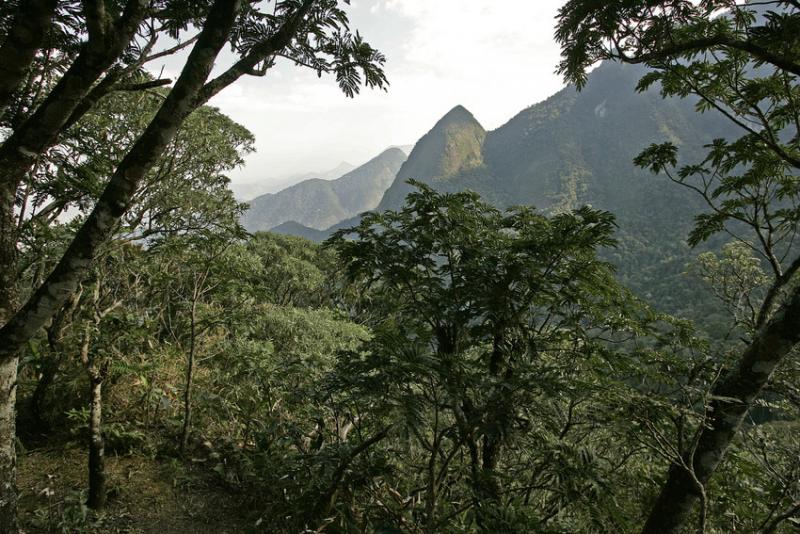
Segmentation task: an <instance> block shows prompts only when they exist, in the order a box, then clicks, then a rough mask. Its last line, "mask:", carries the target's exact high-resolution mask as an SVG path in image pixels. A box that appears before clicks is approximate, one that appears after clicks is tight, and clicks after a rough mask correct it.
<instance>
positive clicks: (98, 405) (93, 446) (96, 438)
mask: <svg viewBox="0 0 800 534" xmlns="http://www.w3.org/2000/svg"><path fill="white" fill-rule="evenodd" d="M102 375H103V373H102V370H100V369H98V368H97V367H96V366H95V365H92V368H90V369H89V377H90V378H89V385H90V390H91V399H92V400H91V406H90V416H89V498H88V499H87V501H86V505H87V506H88V507H89V508H91V509H92V510H102V509H103V508H105V505H106V467H105V441H104V440H103V376H102Z"/></svg>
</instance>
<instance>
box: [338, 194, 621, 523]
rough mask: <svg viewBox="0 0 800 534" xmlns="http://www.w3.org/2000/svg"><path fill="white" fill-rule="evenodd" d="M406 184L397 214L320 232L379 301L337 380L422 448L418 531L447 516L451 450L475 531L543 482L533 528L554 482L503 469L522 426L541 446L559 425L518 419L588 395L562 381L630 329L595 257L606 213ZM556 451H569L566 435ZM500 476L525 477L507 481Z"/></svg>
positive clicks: (507, 513) (607, 227)
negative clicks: (385, 410)
mask: <svg viewBox="0 0 800 534" xmlns="http://www.w3.org/2000/svg"><path fill="white" fill-rule="evenodd" d="M416 185H418V187H419V191H416V192H413V193H411V194H409V196H408V197H407V205H406V206H405V207H404V208H403V209H402V210H400V211H398V212H394V211H388V212H384V213H380V214H368V215H366V216H365V217H364V219H363V221H362V223H361V224H360V225H359V226H358V227H355V228H349V229H344V230H341V231H340V232H338V233H337V234H336V236H335V237H334V238H333V241H332V244H334V245H335V247H336V248H337V250H338V251H339V253H340V255H341V257H342V260H343V262H344V265H345V267H346V269H347V273H348V276H349V277H350V278H351V280H353V281H354V282H357V283H359V284H363V286H362V287H369V288H370V290H371V292H372V294H373V298H376V299H383V300H384V305H385V306H386V308H385V311H386V315H385V316H384V319H383V321H382V323H379V324H378V325H376V330H377V332H376V340H375V342H374V343H372V344H371V345H370V348H369V349H368V350H367V352H366V354H362V355H361V356H350V357H349V358H348V360H349V361H348V363H345V364H344V367H343V369H342V370H341V375H342V376H343V377H345V378H343V382H345V383H347V381H348V379H347V378H346V377H348V376H351V377H353V378H352V380H353V382H354V383H355V384H356V386H355V389H356V390H360V391H362V392H364V393H366V392H367V391H370V390H371V391H373V392H374V395H375V396H376V397H378V398H382V399H386V400H385V401H383V402H388V403H390V404H393V405H399V408H398V411H399V412H400V413H403V411H405V414H406V416H407V417H408V418H409V422H408V427H409V433H410V434H411V436H413V437H414V440H415V441H416V442H418V444H419V448H420V449H422V450H423V451H427V452H426V453H425V454H426V455H427V458H426V460H425V464H426V468H425V469H426V473H427V476H426V477H425V479H424V482H423V484H424V489H423V490H422V491H423V493H424V495H425V497H424V500H425V507H424V508H425V511H424V514H425V517H426V523H425V531H426V532H437V531H439V529H440V528H441V526H442V523H440V521H441V517H442V516H445V517H446V516H447V515H448V512H449V513H452V510H445V511H442V512H440V509H441V508H442V507H443V506H444V504H443V503H442V500H443V499H445V497H443V495H445V494H450V497H449V498H450V499H453V496H452V493H451V492H448V491H447V489H446V488H447V485H448V483H449V482H448V480H449V479H450V477H451V476H457V475H454V474H453V473H452V472H451V470H452V468H453V465H454V464H455V463H458V461H457V460H455V459H454V458H456V457H458V456H462V455H463V456H465V457H466V458H467V460H466V462H467V465H468V468H467V473H468V475H466V476H468V479H469V480H470V486H471V491H472V495H471V497H470V498H469V499H468V504H467V505H466V508H470V509H472V510H473V512H474V514H475V517H476V521H477V526H478V527H479V528H480V529H481V530H483V531H504V532H506V531H509V532H510V531H515V530H516V529H517V528H522V527H520V526H519V525H516V526H515V523H517V521H519V518H514V517H513V515H514V514H513V512H512V511H511V510H509V509H508V507H507V505H508V504H509V503H510V502H512V500H514V499H515V498H516V496H517V495H519V494H523V493H524V491H525V490H524V489H523V488H524V487H525V485H524V484H525V483H529V484H530V485H535V483H536V482H540V483H542V484H543V488H547V489H548V490H549V491H548V492H543V493H546V494H547V495H548V496H546V497H542V503H543V508H544V511H543V512H542V513H541V515H539V516H538V517H535V518H533V519H532V522H533V523H534V524H537V528H545V523H546V522H547V521H548V519H550V518H552V517H553V516H555V515H556V514H557V513H559V512H560V511H562V510H563V509H564V508H566V507H568V506H569V504H570V502H571V499H570V498H564V497H563V493H562V490H563V491H564V493H567V490H566V487H565V486H562V487H559V485H558V484H552V485H547V484H546V483H544V482H542V480H544V479H546V478H547V477H546V475H545V472H546V471H549V469H550V468H551V466H550V465H547V463H546V462H543V465H541V466H539V468H538V473H537V469H536V468H535V467H534V466H535V464H536V462H535V461H533V460H528V461H530V463H528V464H526V465H525V466H524V467H520V466H519V465H516V466H515V467H511V466H509V465H508V464H509V463H511V465H514V464H515V462H516V461H521V462H525V460H516V459H514V460H511V458H512V457H514V456H516V454H515V452H513V451H515V450H517V449H518V448H519V447H520V445H519V442H520V441H521V440H524V439H530V438H529V436H530V434H535V432H532V431H531V428H530V427H532V426H534V425H535V426H537V428H541V430H540V432H541V433H542V435H545V436H548V438H547V439H552V442H551V443H556V442H559V441H561V438H564V437H566V435H567V433H568V432H569V426H570V424H568V425H567V428H565V429H563V430H562V428H558V430H557V431H556V432H553V430H552V429H553V427H560V426H561V425H560V424H559V423H554V424H553V425H552V426H550V427H548V424H546V423H543V422H541V421H537V422H536V423H534V422H532V421H531V419H536V418H542V417H544V414H545V413H547V412H548V408H545V407H544V406H543V404H546V403H547V402H550V403H556V404H557V403H558V402H559V401H556V400H553V399H548V397H550V396H551V395H556V392H559V393H558V394H559V395H560V396H561V397H562V398H563V397H567V398H569V399H571V400H572V401H576V398H577V397H578V396H580V395H586V396H587V397H589V396H591V395H592V394H591V393H590V389H591V388H589V387H586V388H585V389H583V390H582V391H581V392H580V394H578V393H576V392H577V391H578V390H579V389H580V387H579V386H577V385H576V382H581V383H582V384H590V383H591V381H592V378H590V376H593V371H592V370H591V369H592V365H594V364H595V363H596V361H597V360H595V358H597V359H598V360H599V359H602V357H601V356H600V354H602V343H600V342H599V340H600V339H601V338H602V337H603V336H604V335H606V336H607V335H611V336H613V335H614V333H616V332H619V331H621V330H624V329H626V328H628V327H630V326H631V324H632V323H628V322H627V321H628V319H627V318H625V314H623V313H621V311H622V308H621V307H622V306H623V303H624V302H626V297H625V293H624V292H623V291H621V290H620V289H619V287H618V286H617V285H616V284H615V282H614V281H613V277H612V270H611V268H610V267H609V265H607V264H605V263H604V262H602V261H601V260H599V259H598V258H597V255H596V248H598V247H601V246H609V245H612V244H613V239H612V238H611V233H612V231H613V227H614V225H613V217H612V216H611V215H610V214H608V213H605V212H600V211H596V210H592V209H590V208H581V209H579V210H576V211H574V212H572V213H564V214H560V215H556V216H554V217H552V218H547V217H545V216H543V215H540V214H537V213H536V212H535V211H534V210H533V209H531V208H516V209H512V210H509V211H508V212H506V213H501V212H499V211H498V210H496V209H494V208H492V207H490V206H489V205H487V204H485V203H483V202H482V201H480V199H479V197H478V195H476V194H474V193H470V192H466V193H458V194H438V193H436V192H435V191H433V190H432V189H430V188H428V187H427V186H423V185H420V184H416ZM350 234H352V235H350ZM348 236H349V237H352V238H353V239H352V240H350V239H348V238H347V237H348ZM626 311H627V310H626ZM630 321H633V319H631V320H630ZM578 369H580V371H578ZM579 376H580V378H578V377H579ZM351 387H352V386H351ZM573 393H574V394H575V395H576V397H573ZM543 399H548V400H543ZM375 403H376V404H378V401H375ZM540 403H542V404H540ZM567 404H569V403H567ZM573 409H574V406H573V407H572V408H569V410H570V412H572V410H573ZM534 414H535V415H534ZM539 425H541V426H539ZM562 432H563V434H562ZM559 434H561V438H559V437H558V436H559ZM557 446H564V448H565V449H569V445H567V443H566V441H562V442H561V443H560V444H559V445H557ZM543 448H545V447H543ZM533 454H534V453H531V455H533ZM544 456H546V455H544ZM530 457H531V456H528V458H530ZM551 462H552V463H553V464H555V463H557V462H555V461H552V460H551ZM587 463H591V462H587ZM514 471H518V472H519V473H520V474H522V473H526V475H525V477H526V478H527V477H531V478H532V479H533V482H529V481H528V480H526V481H525V483H523V482H522V481H521V480H515V479H514V478H513V477H512V476H509V473H510V472H514ZM589 471H591V469H587V470H586V472H584V473H583V474H582V475H578V473H577V470H576V472H574V473H573V474H572V476H573V479H571V480H569V481H568V482H567V483H566V484H573V486H572V488H574V489H572V490H569V491H570V492H573V491H574V492H575V493H577V492H579V491H590V488H591V486H592V484H591V483H590V482H589V481H588V479H589V478H591V475H587V474H586V473H588V472H589ZM531 473H533V474H531ZM539 476H542V477H541V479H540V478H538V477H539ZM581 476H587V479H582V478H581ZM578 488H580V489H578ZM529 494H530V491H529ZM529 498H530V496H529ZM537 521H538V523H537ZM529 526H530V524H529Z"/></svg>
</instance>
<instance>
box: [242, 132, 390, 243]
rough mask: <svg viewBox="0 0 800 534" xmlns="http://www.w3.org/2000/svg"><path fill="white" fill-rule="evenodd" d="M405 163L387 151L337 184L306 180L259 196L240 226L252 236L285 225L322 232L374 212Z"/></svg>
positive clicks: (340, 179)
mask: <svg viewBox="0 0 800 534" xmlns="http://www.w3.org/2000/svg"><path fill="white" fill-rule="evenodd" d="M405 160H406V154H405V152H403V151H402V150H400V149H399V148H389V149H387V150H385V151H384V152H382V153H381V154H379V155H378V156H376V157H375V158H373V159H371V160H370V161H368V162H367V163H365V164H364V165H362V166H360V167H358V168H356V169H354V170H352V171H350V172H348V173H347V174H345V175H344V176H342V177H341V178H338V179H336V180H322V179H312V180H306V181H304V182H300V183H299V184H295V185H293V186H291V187H288V188H286V189H284V190H283V191H279V192H278V193H274V194H266V195H262V196H260V197H257V198H255V199H253V200H252V201H251V202H250V209H249V210H248V211H247V212H246V213H245V215H244V217H242V224H243V225H244V227H245V228H246V229H247V230H249V231H253V232H255V231H258V230H269V229H271V228H274V227H276V226H279V225H281V224H283V223H286V222H288V221H295V222H296V223H299V224H302V225H304V226H308V227H310V228H314V229H319V230H322V229H325V228H327V227H329V226H331V225H333V224H335V223H337V222H339V221H341V220H343V219H347V218H349V217H352V216H354V215H357V214H359V213H361V212H364V211H368V210H371V209H374V208H375V206H377V204H378V202H379V201H380V199H381V197H382V196H383V193H384V191H385V190H386V188H387V187H389V185H390V184H391V183H392V181H393V180H394V177H395V175H396V174H397V171H398V169H399V168H400V165H401V164H402V163H403V162H404V161H405Z"/></svg>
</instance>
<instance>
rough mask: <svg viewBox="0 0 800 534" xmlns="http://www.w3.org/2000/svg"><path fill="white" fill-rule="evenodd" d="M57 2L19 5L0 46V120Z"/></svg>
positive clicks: (29, 1)
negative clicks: (11, 24)
mask: <svg viewBox="0 0 800 534" xmlns="http://www.w3.org/2000/svg"><path fill="white" fill-rule="evenodd" d="M57 5H58V0H26V1H24V2H21V3H20V6H19V9H18V11H17V13H16V15H15V17H14V23H13V26H12V27H11V30H10V31H9V32H8V36H7V37H6V40H5V42H4V43H3V46H0V116H2V115H3V109H4V108H5V107H6V106H7V105H8V103H9V101H10V99H11V95H12V94H13V93H14V91H16V90H17V88H18V87H19V85H20V84H21V83H22V80H24V79H25V76H26V74H27V73H28V69H29V68H30V66H31V63H33V59H34V57H35V56H36V51H37V50H38V49H39V47H41V45H42V42H43V41H44V37H45V35H46V34H47V31H48V30H49V29H50V26H51V25H52V21H53V14H54V13H55V11H56V6H57Z"/></svg>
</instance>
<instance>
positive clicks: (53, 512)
mask: <svg viewBox="0 0 800 534" xmlns="http://www.w3.org/2000/svg"><path fill="white" fill-rule="evenodd" d="M86 462H87V456H86V451H85V450H83V449H81V448H79V447H76V446H73V447H67V448H61V447H59V448H58V449H50V450H48V449H36V450H30V451H27V452H24V453H22V454H20V455H19V459H18V474H17V480H18V482H17V484H18V487H19V492H20V503H19V504H20V505H19V517H20V523H21V527H22V529H23V532H25V533H27V534H33V533H54V532H57V533H62V532H63V533H146V534H149V533H154V534H155V533H158V534H173V533H192V534H194V533H198V534H203V533H209V534H232V533H239V532H243V533H247V532H256V531H263V526H262V528H257V527H256V521H257V519H258V517H257V515H255V516H254V514H253V512H252V509H248V506H247V504H246V503H245V502H244V499H243V497H242V496H237V495H236V494H235V493H234V492H231V491H226V490H225V489H224V488H222V487H221V486H220V485H219V484H217V483H216V482H215V481H214V480H213V478H212V477H211V476H210V475H209V473H208V472H207V471H206V470H204V468H203V467H202V466H200V465H198V466H192V465H191V463H188V464H187V463H183V462H178V461H176V460H174V459H173V460H170V459H165V460H158V459H152V458H147V457H143V456H136V455H131V456H109V457H107V459H106V469H107V473H108V483H107V484H108V488H109V498H108V506H107V509H106V510H105V511H104V512H102V513H100V514H94V513H92V512H90V511H88V510H87V509H86V508H85V506H83V502H84V501H85V497H86V493H85V488H86V481H87V474H86Z"/></svg>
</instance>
